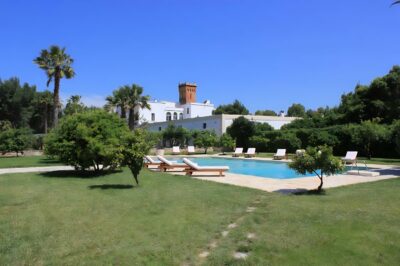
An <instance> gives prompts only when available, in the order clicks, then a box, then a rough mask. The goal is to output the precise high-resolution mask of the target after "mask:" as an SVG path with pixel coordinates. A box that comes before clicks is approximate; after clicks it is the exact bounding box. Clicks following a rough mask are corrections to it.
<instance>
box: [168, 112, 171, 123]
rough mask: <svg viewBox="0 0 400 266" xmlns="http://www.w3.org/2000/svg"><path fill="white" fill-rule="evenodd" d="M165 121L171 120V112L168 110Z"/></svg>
mask: <svg viewBox="0 0 400 266" xmlns="http://www.w3.org/2000/svg"><path fill="white" fill-rule="evenodd" d="M167 121H171V113H170V112H168V113H167Z"/></svg>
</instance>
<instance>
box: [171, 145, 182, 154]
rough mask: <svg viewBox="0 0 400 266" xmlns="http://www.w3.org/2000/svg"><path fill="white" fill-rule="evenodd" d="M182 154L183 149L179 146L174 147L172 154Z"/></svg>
mask: <svg viewBox="0 0 400 266" xmlns="http://www.w3.org/2000/svg"><path fill="white" fill-rule="evenodd" d="M180 153H181V149H180V148H179V146H174V147H172V154H180Z"/></svg>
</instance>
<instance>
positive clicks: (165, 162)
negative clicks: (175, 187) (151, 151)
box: [157, 155, 189, 172]
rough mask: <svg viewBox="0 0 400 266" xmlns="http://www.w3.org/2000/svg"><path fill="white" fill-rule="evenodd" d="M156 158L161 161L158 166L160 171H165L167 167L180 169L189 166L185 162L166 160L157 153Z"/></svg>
mask: <svg viewBox="0 0 400 266" xmlns="http://www.w3.org/2000/svg"><path fill="white" fill-rule="evenodd" d="M157 158H158V159H159V160H160V161H161V164H160V165H159V166H158V169H160V171H163V172H166V171H167V170H168V169H170V170H176V169H182V168H183V169H186V168H189V167H188V166H187V164H184V163H177V162H173V161H170V160H167V159H166V158H164V157H163V156H161V155H158V156H157Z"/></svg>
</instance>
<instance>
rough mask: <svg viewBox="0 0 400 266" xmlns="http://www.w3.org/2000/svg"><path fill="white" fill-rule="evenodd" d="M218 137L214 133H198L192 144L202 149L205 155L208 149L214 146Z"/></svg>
mask: <svg viewBox="0 0 400 266" xmlns="http://www.w3.org/2000/svg"><path fill="white" fill-rule="evenodd" d="M217 143H218V137H217V135H216V134H215V132H214V131H207V130H206V131H200V132H198V134H196V137H195V139H194V144H195V145H196V146H198V147H200V148H204V153H207V150H208V148H210V147H213V146H216V145H217Z"/></svg>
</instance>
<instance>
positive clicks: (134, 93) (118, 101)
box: [106, 84, 150, 130]
mask: <svg viewBox="0 0 400 266" xmlns="http://www.w3.org/2000/svg"><path fill="white" fill-rule="evenodd" d="M142 94H143V88H142V87H141V86H139V85H136V84H132V85H125V86H122V87H120V88H119V89H118V90H115V91H113V95H112V96H109V97H107V98H106V100H107V102H108V104H109V105H110V106H117V107H119V108H120V110H121V118H125V117H126V110H128V111H129V118H128V120H129V121H128V125H129V128H130V129H131V130H133V129H134V128H135V124H136V122H137V121H138V120H139V117H138V115H139V113H138V109H149V110H150V105H149V100H150V97H149V96H143V95H142Z"/></svg>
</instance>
